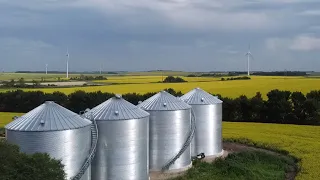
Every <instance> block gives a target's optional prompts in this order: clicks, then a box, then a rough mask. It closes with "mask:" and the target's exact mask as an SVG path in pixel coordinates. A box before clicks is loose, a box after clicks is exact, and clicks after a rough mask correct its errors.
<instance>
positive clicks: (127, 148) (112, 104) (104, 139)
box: [87, 95, 149, 180]
mask: <svg viewBox="0 0 320 180" xmlns="http://www.w3.org/2000/svg"><path fill="white" fill-rule="evenodd" d="M89 113H90V115H92V117H93V119H95V120H96V122H97V125H98V130H99V140H98V145H97V151H96V156H95V158H94V160H93V162H92V168H91V169H92V180H102V179H103V180H107V179H108V180H111V179H112V180H147V179H149V156H148V152H149V113H147V112H145V111H143V110H141V109H140V108H138V107H137V106H135V105H133V104H131V103H129V102H128V101H126V100H124V99H123V98H122V97H121V96H120V95H116V96H115V97H112V98H110V99H109V100H107V101H105V102H103V103H102V104H100V105H98V106H97V107H95V108H93V109H92V110H90V111H89V112H88V113H87V114H88V115H89Z"/></svg>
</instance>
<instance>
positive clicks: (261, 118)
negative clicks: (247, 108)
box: [250, 92, 266, 122]
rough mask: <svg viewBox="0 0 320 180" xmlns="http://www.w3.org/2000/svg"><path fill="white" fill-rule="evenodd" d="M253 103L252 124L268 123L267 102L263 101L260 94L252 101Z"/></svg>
mask: <svg viewBox="0 0 320 180" xmlns="http://www.w3.org/2000/svg"><path fill="white" fill-rule="evenodd" d="M250 103H251V108H252V111H251V113H252V114H251V116H252V117H251V118H252V122H265V121H266V106H265V101H264V100H263V99H262V95H261V93H260V92H257V93H256V95H255V96H254V97H253V98H251V99H250Z"/></svg>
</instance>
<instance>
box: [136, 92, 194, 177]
mask: <svg viewBox="0 0 320 180" xmlns="http://www.w3.org/2000/svg"><path fill="white" fill-rule="evenodd" d="M138 107H140V108H142V109H143V110H145V111H147V112H149V113H150V144H149V146H150V150H149V153H150V161H149V162H150V170H151V171H160V170H178V171H179V170H184V169H186V168H188V167H190V166H191V147H190V142H191V139H192V137H193V132H194V127H193V126H192V123H191V106H189V105H188V104H187V103H185V102H183V101H182V100H180V99H179V98H177V97H174V96H173V95H171V94H169V93H167V92H165V91H161V92H159V93H157V94H156V95H154V96H152V97H150V98H149V99H147V100H145V101H144V102H142V103H140V104H139V105H138Z"/></svg>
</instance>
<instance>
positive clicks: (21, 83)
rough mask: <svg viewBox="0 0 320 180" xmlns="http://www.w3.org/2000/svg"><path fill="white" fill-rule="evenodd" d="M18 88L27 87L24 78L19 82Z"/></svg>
mask: <svg viewBox="0 0 320 180" xmlns="http://www.w3.org/2000/svg"><path fill="white" fill-rule="evenodd" d="M18 86H19V87H25V86H26V83H25V81H24V78H20V79H19V81H18Z"/></svg>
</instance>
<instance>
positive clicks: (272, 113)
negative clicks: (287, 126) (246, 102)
mask: <svg viewBox="0 0 320 180" xmlns="http://www.w3.org/2000/svg"><path fill="white" fill-rule="evenodd" d="M290 95H291V92H290V91H280V90H278V89H275V90H272V91H270V92H269V93H268V94H267V96H268V101H267V103H266V104H267V106H266V107H267V108H268V111H267V114H268V117H267V119H268V121H269V122H272V123H289V121H290V119H291V118H292V104H291V102H289V98H290Z"/></svg>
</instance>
